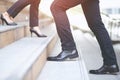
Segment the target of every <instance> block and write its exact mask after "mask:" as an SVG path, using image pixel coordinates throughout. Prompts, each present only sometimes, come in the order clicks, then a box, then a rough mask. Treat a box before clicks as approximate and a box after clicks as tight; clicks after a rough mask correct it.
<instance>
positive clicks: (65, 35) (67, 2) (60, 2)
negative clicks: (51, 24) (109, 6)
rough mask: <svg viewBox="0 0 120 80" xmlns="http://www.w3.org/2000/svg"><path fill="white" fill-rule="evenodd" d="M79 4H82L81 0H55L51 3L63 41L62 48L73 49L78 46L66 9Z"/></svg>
mask: <svg viewBox="0 0 120 80" xmlns="http://www.w3.org/2000/svg"><path fill="white" fill-rule="evenodd" d="M78 4H80V0H54V2H53V3H52V5H51V12H52V15H53V17H54V20H55V23H56V27H57V32H58V35H59V37H60V40H61V43H62V45H61V46H62V50H72V49H75V48H76V46H75V43H74V39H73V36H72V33H71V30H70V23H69V20H68V17H67V14H66V10H67V9H69V8H71V7H74V6H76V5H78Z"/></svg>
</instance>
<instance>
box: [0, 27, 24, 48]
mask: <svg viewBox="0 0 120 80" xmlns="http://www.w3.org/2000/svg"><path fill="white" fill-rule="evenodd" d="M25 33H26V31H25V29H24V27H21V28H16V29H12V30H9V31H5V32H2V33H0V48H3V47H5V46H7V45H9V44H11V43H13V42H14V41H16V40H19V39H21V38H23V37H25Z"/></svg>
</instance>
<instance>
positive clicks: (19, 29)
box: [0, 18, 53, 48]
mask: <svg viewBox="0 0 120 80" xmlns="http://www.w3.org/2000/svg"><path fill="white" fill-rule="evenodd" d="M52 23H53V20H52V19H50V18H46V19H42V20H40V22H39V24H40V29H41V31H42V30H43V31H44V29H47V28H45V27H49V26H50V25H51V24H52ZM47 30H48V29H47ZM48 32H50V31H48ZM43 33H44V32H43ZM26 36H30V31H29V26H28V22H19V23H18V25H16V26H7V25H4V26H2V25H1V26H0V48H3V47H5V46H7V45H9V44H11V43H13V42H14V41H17V40H19V39H21V38H23V37H26Z"/></svg>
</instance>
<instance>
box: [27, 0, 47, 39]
mask: <svg viewBox="0 0 120 80" xmlns="http://www.w3.org/2000/svg"><path fill="white" fill-rule="evenodd" d="M39 4H40V0H31V2H30V20H29V25H30V32H31V33H35V34H36V35H37V36H38V37H47V36H46V35H44V34H42V33H41V31H40V29H39Z"/></svg>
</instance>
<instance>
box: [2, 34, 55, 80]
mask: <svg viewBox="0 0 120 80" xmlns="http://www.w3.org/2000/svg"><path fill="white" fill-rule="evenodd" d="M56 40H57V35H56V33H54V32H53V33H51V35H49V36H48V37H46V38H38V37H26V38H22V39H20V40H18V41H16V42H14V43H12V44H10V45H8V46H6V47H4V48H2V49H0V63H1V64H0V80H36V78H37V76H38V74H39V72H40V71H41V69H42V68H43V66H44V64H45V63H46V57H47V54H48V53H50V51H51V50H52V48H53V47H54V44H55V43H56ZM51 45H52V46H51Z"/></svg>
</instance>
